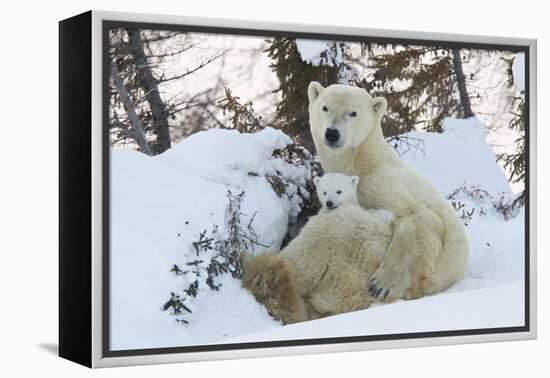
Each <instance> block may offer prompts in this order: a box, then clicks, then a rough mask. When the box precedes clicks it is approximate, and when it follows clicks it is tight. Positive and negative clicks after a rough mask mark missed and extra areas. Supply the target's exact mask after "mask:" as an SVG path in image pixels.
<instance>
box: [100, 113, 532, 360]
mask: <svg viewBox="0 0 550 378" xmlns="http://www.w3.org/2000/svg"><path fill="white" fill-rule="evenodd" d="M485 136H486V131H485V128H484V127H483V125H481V124H480V123H479V122H478V121H477V120H476V119H468V120H454V119H447V120H446V121H445V123H444V132H443V133H442V134H434V133H418V132H413V133H409V134H407V135H406V137H409V138H411V140H414V141H416V142H419V146H420V147H421V148H410V149H409V148H407V146H406V145H404V144H402V145H401V146H399V145H398V146H397V149H398V153H399V154H400V156H401V158H402V159H403V160H404V161H406V162H407V163H408V164H411V165H412V166H414V167H415V168H416V169H417V170H419V171H420V172H421V173H423V174H424V175H426V176H427V177H428V178H429V179H430V180H431V181H432V182H433V183H434V185H435V186H436V187H437V189H438V190H439V191H440V193H441V194H442V195H443V196H445V197H447V198H449V201H451V202H452V203H453V205H454V206H455V208H457V211H458V212H459V214H460V215H461V216H462V217H463V220H464V222H465V224H467V228H466V229H467V232H468V237H469V243H470V259H469V267H468V272H467V274H466V278H465V279H464V280H463V281H461V282H459V283H457V284H456V285H455V286H453V287H452V288H450V289H449V290H448V291H446V292H444V293H440V294H437V295H434V296H430V297H426V298H422V299H419V300H414V301H399V302H397V303H392V304H377V305H375V306H372V307H371V308H369V309H366V310H362V311H357V312H354V313H348V314H341V315H337V316H333V317H330V318H325V319H320V320H316V321H310V322H305V323H301V324H295V325H289V326H281V324H280V323H279V322H276V321H274V320H272V319H271V318H270V317H269V315H268V314H267V312H266V310H265V309H264V308H263V307H262V306H261V305H259V304H258V303H257V302H256V301H255V300H254V298H253V297H252V296H251V295H249V294H248V293H247V292H246V291H244V290H243V289H242V288H241V287H240V281H239V280H237V279H233V278H231V276H230V275H225V276H223V278H222V279H221V283H222V285H223V286H222V288H221V290H219V291H212V290H209V289H208V288H204V287H201V293H200V295H198V296H197V297H196V298H193V299H192V300H191V301H189V302H188V303H187V302H186V304H187V305H188V306H189V308H190V310H192V313H191V314H189V316H188V317H187V319H188V320H189V324H182V323H178V322H176V321H175V319H174V316H172V315H170V314H169V312H167V311H162V305H163V303H164V302H166V300H167V299H168V297H169V295H170V292H173V291H178V290H179V291H181V290H183V289H184V288H185V287H187V286H188V285H189V282H186V281H185V277H183V276H176V275H174V274H171V272H170V269H171V267H172V266H173V265H174V264H175V263H178V262H181V261H184V259H185V257H186V255H189V254H190V253H193V251H192V248H190V244H191V243H192V241H194V240H196V239H197V238H198V236H199V234H200V233H201V232H203V231H204V230H205V229H208V228H211V227H212V226H214V225H220V226H223V224H224V217H225V210H226V206H227V196H226V194H227V190H231V191H232V192H233V193H238V192H240V191H243V190H244V191H245V199H244V204H243V213H244V214H245V215H244V216H243V217H244V218H246V219H244V220H243V222H248V221H250V220H251V219H252V216H253V214H255V215H254V219H253V222H254V229H255V231H256V232H257V234H258V237H259V239H260V241H261V243H262V244H264V245H266V246H268V247H269V248H270V249H273V250H277V249H278V248H279V246H280V245H281V242H282V240H283V237H284V235H285V233H286V227H287V223H288V220H289V219H291V218H292V217H295V216H296V213H297V211H298V209H299V206H300V201H299V198H298V197H297V196H296V197H291V198H288V197H286V196H278V195H277V194H276V193H275V191H274V190H273V188H272V186H271V185H270V183H269V182H268V181H267V180H266V179H265V177H264V176H265V175H267V174H271V173H273V172H279V173H282V174H283V175H285V176H286V177H292V180H293V181H294V182H297V183H304V182H305V180H306V179H307V178H308V177H309V176H308V175H310V174H311V173H310V172H308V171H307V170H306V169H304V167H298V166H294V165H291V164H287V163H286V162H284V161H283V160H282V159H278V158H272V153H273V151H274V150H276V149H281V148H283V147H285V146H286V145H287V144H289V143H290V142H291V141H290V138H288V137H287V136H286V135H284V134H283V133H282V132H280V131H277V130H274V129H270V128H268V129H265V130H263V131H261V132H259V133H256V134H239V133H237V132H235V131H228V130H209V131H205V132H199V133H197V134H194V135H193V136H191V137H189V138H187V139H186V140H184V141H183V142H181V143H179V144H178V145H176V146H174V147H173V148H172V149H171V150H169V151H167V152H166V153H164V154H162V155H160V156H157V157H153V158H151V157H147V156H145V155H144V154H141V153H138V152H134V151H126V150H115V151H112V153H111V178H112V179H111V348H112V349H113V350H121V349H135V348H159V347H170V346H186V345H204V344H213V343H222V344H224V343H232V342H243V341H246V342H252V341H270V340H288V339H303V338H320V337H322V338H324V337H341V336H352V335H355V336H357V335H376V334H388V333H409V332H428V331H442V330H456V329H475V328H487V327H511V326H520V325H523V321H524V319H523V316H524V313H523V303H524V302H523V301H524V288H523V278H524V214H523V211H522V210H520V211H519V213H517V212H516V213H515V214H513V215H515V217H513V218H511V217H507V218H506V219H505V217H504V216H503V214H502V213H500V212H498V211H497V209H496V207H495V205H496V204H499V203H502V202H503V201H507V200H509V199H510V198H511V191H510V187H509V184H508V182H507V180H506V178H505V176H504V174H503V172H502V170H501V168H500V167H499V166H498V165H497V163H496V162H495V156H494V153H493V152H492V151H491V148H490V146H489V145H488V144H487V143H486V142H485ZM392 143H394V142H392ZM298 186H299V184H298V185H297V187H296V188H294V190H295V191H298V190H300V188H299V187H298ZM291 192H292V190H291ZM260 252H261V249H259V250H258V251H257V253H260Z"/></svg>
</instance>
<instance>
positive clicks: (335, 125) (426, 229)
mask: <svg viewBox="0 0 550 378" xmlns="http://www.w3.org/2000/svg"><path fill="white" fill-rule="evenodd" d="M308 98H309V120H310V128H311V134H312V137H313V141H314V143H315V147H316V149H317V152H318V154H319V157H320V160H321V165H322V167H323V170H324V171H325V172H328V173H331V172H332V173H334V172H339V173H343V174H346V175H350V176H358V177H359V178H360V181H359V183H358V187H357V196H358V199H359V203H360V204H361V206H363V207H366V206H367V204H368V206H370V207H373V208H383V209H388V210H389V211H390V212H392V213H393V215H394V217H395V219H394V233H393V237H392V240H391V243H390V244H389V246H388V250H387V251H386V252H385V257H384V260H383V261H382V263H381V265H380V267H379V268H378V269H377V271H376V272H375V273H374V275H373V276H372V278H371V279H370V281H369V292H370V293H371V295H373V296H374V297H376V298H381V299H385V300H387V301H392V300H395V299H398V298H404V299H411V298H418V297H421V296H424V295H428V294H433V293H437V292H440V291H443V290H445V289H447V288H448V287H450V286H451V285H452V284H454V283H455V282H457V281H459V280H461V279H462V278H463V277H464V273H465V270H466V265H467V259H468V241H467V238H466V233H465V230H464V225H463V224H462V222H461V221H460V219H459V218H458V215H457V213H456V211H455V210H454V209H453V208H452V207H451V206H450V205H449V203H448V202H447V201H446V200H445V199H444V198H443V197H442V196H441V195H440V194H439V193H438V192H437V191H436V189H435V188H434V187H433V185H432V184H431V183H430V182H429V181H428V180H427V179H426V178H425V177H423V176H422V175H420V174H419V173H418V172H416V171H415V170H414V169H412V168H411V167H409V166H407V165H406V164H405V163H403V162H402V161H401V160H400V159H399V157H398V156H397V155H396V154H395V152H394V151H393V150H392V148H391V147H389V146H388V145H387V144H386V141H385V139H384V136H383V134H382V127H381V120H382V117H383V116H384V113H385V111H386V106H387V105H386V100H385V99H383V98H381V97H377V98H372V97H371V96H370V95H369V94H368V93H367V92H366V91H365V90H363V89H361V88H355V87H351V86H346V85H338V84H337V85H331V86H329V87H327V88H324V87H323V86H322V85H321V84H319V83H318V82H311V83H310V85H309V87H308ZM367 239H368V238H367Z"/></svg>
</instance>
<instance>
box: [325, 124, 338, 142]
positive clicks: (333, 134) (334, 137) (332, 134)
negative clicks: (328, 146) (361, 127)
mask: <svg viewBox="0 0 550 378" xmlns="http://www.w3.org/2000/svg"><path fill="white" fill-rule="evenodd" d="M325 138H326V140H327V141H328V142H329V143H334V142H337V141H338V139H340V132H339V131H338V130H337V129H335V128H332V127H330V128H328V129H327V131H325Z"/></svg>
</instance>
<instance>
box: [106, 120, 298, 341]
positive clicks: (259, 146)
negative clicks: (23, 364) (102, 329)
mask: <svg viewBox="0 0 550 378" xmlns="http://www.w3.org/2000/svg"><path fill="white" fill-rule="evenodd" d="M289 143H291V139H290V138H289V137H288V136H286V135H285V134H283V133H282V132H280V131H277V130H274V129H272V128H267V129H265V130H262V131H261V132H258V133H256V134H239V133H238V132H236V131H231V130H209V131H206V132H199V133H197V134H194V135H193V136H191V137H189V138H188V139H186V140H185V141H183V142H181V143H179V144H178V145H176V146H174V147H173V148H172V149H171V150H169V151H167V152H166V153H164V154H161V155H158V156H156V157H148V156H146V155H144V154H142V153H139V152H136V151H131V150H115V151H112V152H111V177H112V180H111V269H112V270H111V271H112V275H111V277H113V279H112V285H111V293H112V297H111V319H112V327H111V329H112V335H111V337H112V345H111V347H112V348H114V349H128V348H153V347H162V346H169V345H195V344H202V343H205V342H208V341H209V340H211V339H212V340H215V339H220V338H224V337H229V336H234V335H235V334H242V333H243V332H245V333H246V332H251V331H254V330H257V329H264V328H266V327H269V326H270V325H271V326H274V325H277V324H278V323H277V322H274V321H273V320H272V319H271V318H270V317H269V316H268V315H267V313H266V312H265V309H263V307H261V306H260V305H259V304H258V303H257V302H256V301H255V300H254V298H253V297H252V296H250V295H249V294H248V293H247V292H245V291H244V290H242V289H241V288H240V283H239V281H237V280H234V279H227V280H226V279H225V278H224V281H223V282H222V284H223V290H222V291H220V292H219V293H214V292H211V293H208V295H199V296H198V297H197V298H194V300H193V302H192V303H187V302H186V304H188V306H189V307H190V308H191V310H192V311H193V314H192V315H191V317H192V321H193V325H192V326H189V327H185V326H182V325H179V324H177V323H176V322H175V320H174V318H173V317H171V316H170V315H169V314H168V312H162V311H161V307H162V305H163V303H165V302H166V301H167V299H169V295H170V292H171V291H178V290H179V291H180V292H181V290H183V289H185V288H187V287H188V285H189V283H190V282H187V281H186V280H185V277H182V276H178V277H176V276H175V275H174V274H173V273H171V272H170V269H171V268H172V267H173V265H174V264H176V263H181V262H182V261H183V262H185V261H186V257H187V255H189V253H190V244H191V243H192V242H193V241H196V240H198V239H199V235H200V233H201V232H203V231H204V230H211V229H213V228H214V227H215V225H217V226H220V227H222V228H223V226H224V224H225V223H224V222H225V216H226V214H225V211H226V208H227V204H228V199H227V191H228V190H230V191H231V192H232V193H234V194H238V193H240V192H241V191H244V192H245V197H244V202H243V207H242V209H241V211H242V212H243V213H244V215H243V217H242V222H243V223H245V224H246V223H248V222H250V221H251V220H252V217H254V219H253V223H252V226H253V228H254V230H255V231H256V233H257V234H258V241H259V242H260V243H261V244H263V245H265V246H267V247H268V248H269V249H272V250H278V249H279V248H280V245H281V243H282V240H283V238H284V237H285V235H286V231H287V225H288V222H289V219H291V218H292V217H293V216H295V213H296V212H297V211H298V210H299V202H298V201H297V200H295V199H292V198H291V199H289V198H288V197H287V196H284V195H283V196H278V195H277V194H276V193H275V191H274V190H273V188H272V186H271V184H270V183H269V182H268V181H267V180H266V178H265V177H264V176H265V175H270V174H273V175H275V174H279V175H282V177H286V178H290V179H292V180H294V182H296V183H298V184H299V183H302V184H305V180H306V179H307V178H308V174H309V172H308V171H307V170H306V169H305V167H303V166H297V165H293V164H288V163H287V162H285V161H284V160H282V159H280V158H272V154H273V151H274V150H278V149H281V148H284V147H286V146H287V145H288V144H289ZM219 232H223V229H220V231H219ZM258 248H260V249H259V250H258ZM261 250H262V248H261V247H257V249H256V252H261ZM205 293H206V292H205ZM220 299H221V300H220ZM216 317H217V321H218V322H219V323H218V324H217V325H214V324H213V322H214V320H215V318H216ZM205 319H210V320H211V321H208V322H207V321H206V320H205ZM136 330H140V331H139V333H138V332H136Z"/></svg>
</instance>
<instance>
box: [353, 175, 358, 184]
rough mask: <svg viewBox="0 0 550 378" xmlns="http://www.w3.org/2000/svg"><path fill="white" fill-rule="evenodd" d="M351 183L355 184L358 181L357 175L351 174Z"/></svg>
mask: <svg viewBox="0 0 550 378" xmlns="http://www.w3.org/2000/svg"><path fill="white" fill-rule="evenodd" d="M351 183H352V184H353V185H357V184H358V183H359V176H351Z"/></svg>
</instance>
